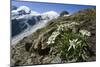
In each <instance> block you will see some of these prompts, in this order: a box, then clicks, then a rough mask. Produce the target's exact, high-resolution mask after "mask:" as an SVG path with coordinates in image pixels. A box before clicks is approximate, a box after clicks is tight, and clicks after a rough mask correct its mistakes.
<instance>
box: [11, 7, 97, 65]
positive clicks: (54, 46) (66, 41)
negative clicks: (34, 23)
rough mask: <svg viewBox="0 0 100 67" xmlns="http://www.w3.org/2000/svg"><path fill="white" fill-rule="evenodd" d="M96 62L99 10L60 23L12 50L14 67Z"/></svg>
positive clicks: (72, 16)
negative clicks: (97, 12) (97, 14)
mask: <svg viewBox="0 0 100 67" xmlns="http://www.w3.org/2000/svg"><path fill="white" fill-rule="evenodd" d="M95 60H96V9H94V8H93V9H85V10H81V11H79V12H77V13H75V14H73V15H70V16H60V17H59V18H58V19H55V20H52V21H50V22H48V24H47V25H46V26H45V27H43V28H41V29H39V30H37V31H36V32H35V33H33V34H32V35H30V36H27V37H24V38H23V39H22V40H21V41H20V42H18V43H17V44H16V45H15V46H11V65H12V66H16V65H17V66H19V65H37V64H51V63H69V62H88V61H95Z"/></svg>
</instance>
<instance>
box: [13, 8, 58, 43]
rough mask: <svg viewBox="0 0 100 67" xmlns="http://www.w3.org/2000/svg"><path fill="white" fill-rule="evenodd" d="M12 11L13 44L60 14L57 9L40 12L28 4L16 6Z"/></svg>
mask: <svg viewBox="0 0 100 67" xmlns="http://www.w3.org/2000/svg"><path fill="white" fill-rule="evenodd" d="M11 13H12V14H11V15H12V16H11V21H12V39H13V40H12V44H15V43H17V42H18V41H19V40H21V39H22V38H24V37H26V36H28V35H30V34H32V33H33V32H34V31H35V30H36V29H39V28H41V27H43V26H45V24H47V22H48V21H50V20H52V19H56V18H57V17H58V16H59V14H58V13H57V12H55V11H48V12H45V13H42V14H40V13H38V12H35V11H32V10H31V9H30V8H28V7H26V6H21V7H19V8H16V9H15V10H12V11H11ZM39 25H40V26H39ZM34 28H35V29H34ZM32 31H33V32H32Z"/></svg>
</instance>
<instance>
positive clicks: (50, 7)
mask: <svg viewBox="0 0 100 67" xmlns="http://www.w3.org/2000/svg"><path fill="white" fill-rule="evenodd" d="M12 5H14V6H17V7H20V6H27V7H29V8H30V9H31V10H33V11H37V12H39V13H43V12H47V11H56V12H58V13H60V12H62V11H68V12H69V13H74V12H77V11H79V10H81V9H86V8H96V6H90V5H74V4H54V3H41V2H22V1H20V2H19V1H12Z"/></svg>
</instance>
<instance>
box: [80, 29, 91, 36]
mask: <svg viewBox="0 0 100 67" xmlns="http://www.w3.org/2000/svg"><path fill="white" fill-rule="evenodd" d="M79 32H80V33H81V34H82V35H83V36H85V35H86V36H91V33H90V32H89V31H87V30H80V31H79Z"/></svg>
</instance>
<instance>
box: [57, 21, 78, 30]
mask: <svg viewBox="0 0 100 67" xmlns="http://www.w3.org/2000/svg"><path fill="white" fill-rule="evenodd" d="M75 25H79V23H76V22H72V23H69V24H60V25H58V29H57V30H58V31H60V30H61V31H63V30H64V28H65V29H67V28H73V27H74V26H75Z"/></svg>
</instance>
